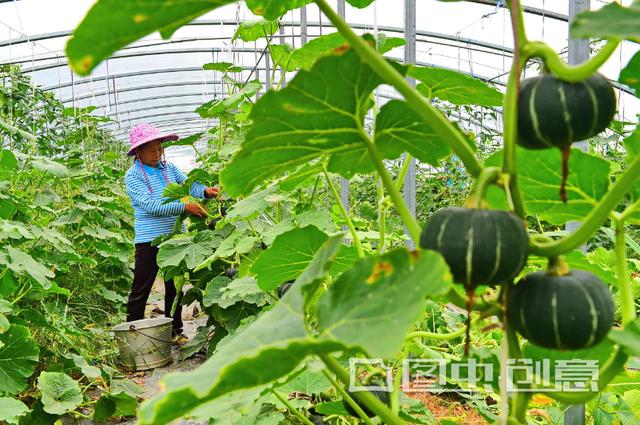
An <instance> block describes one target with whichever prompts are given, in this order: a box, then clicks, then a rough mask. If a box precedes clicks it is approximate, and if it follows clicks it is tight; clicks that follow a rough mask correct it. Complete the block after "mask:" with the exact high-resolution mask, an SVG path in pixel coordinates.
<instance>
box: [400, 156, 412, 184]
mask: <svg viewBox="0 0 640 425" xmlns="http://www.w3.org/2000/svg"><path fill="white" fill-rule="evenodd" d="M412 159H413V157H412V156H411V155H409V154H406V155H405V157H404V161H403V162H402V168H401V169H400V174H399V175H398V180H396V187H397V188H398V190H402V186H403V185H404V179H405V177H406V176H407V171H409V164H411V160H412Z"/></svg>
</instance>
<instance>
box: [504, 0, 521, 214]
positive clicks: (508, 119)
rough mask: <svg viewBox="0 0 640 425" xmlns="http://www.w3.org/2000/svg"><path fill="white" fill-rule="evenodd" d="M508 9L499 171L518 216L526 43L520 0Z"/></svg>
mask: <svg viewBox="0 0 640 425" xmlns="http://www.w3.org/2000/svg"><path fill="white" fill-rule="evenodd" d="M509 11H510V12H511V25H512V27H513V43H514V46H515V48H514V50H513V64H512V66H511V73H510V74H509V79H508V81H507V92H506V93H505V95H504V102H503V106H502V117H503V123H504V127H503V131H502V137H503V143H504V156H503V158H502V171H504V172H505V173H507V174H509V179H508V185H509V190H508V194H509V195H510V201H511V204H512V206H513V208H514V210H515V213H516V214H517V215H518V216H520V217H521V218H524V217H525V211H524V202H523V200H522V194H521V193H520V187H519V186H518V173H517V169H516V168H517V167H516V142H517V140H518V94H519V92H520V75H521V74H522V65H523V62H522V61H521V58H520V49H521V48H522V46H524V45H526V44H527V36H526V33H525V29H524V20H523V18H522V7H521V6H520V1H519V0H511V1H510V2H509Z"/></svg>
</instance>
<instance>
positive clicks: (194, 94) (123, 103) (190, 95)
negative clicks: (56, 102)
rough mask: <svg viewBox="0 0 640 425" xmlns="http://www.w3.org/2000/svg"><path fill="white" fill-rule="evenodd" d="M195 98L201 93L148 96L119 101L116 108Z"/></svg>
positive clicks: (104, 106)
mask: <svg viewBox="0 0 640 425" xmlns="http://www.w3.org/2000/svg"><path fill="white" fill-rule="evenodd" d="M208 84H213V83H208ZM195 96H200V97H202V92H197V93H195V92H194V93H175V94H168V95H165V96H149V97H143V98H140V99H129V100H125V101H119V102H118V106H122V105H127V104H129V103H138V102H149V101H151V100H162V99H171V98H177V97H195ZM107 106H108V105H104V104H103V105H98V106H96V109H102V108H106V107H107Z"/></svg>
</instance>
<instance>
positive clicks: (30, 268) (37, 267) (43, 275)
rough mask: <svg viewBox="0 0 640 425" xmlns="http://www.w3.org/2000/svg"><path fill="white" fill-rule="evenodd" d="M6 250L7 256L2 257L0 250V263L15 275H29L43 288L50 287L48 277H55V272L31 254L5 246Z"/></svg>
mask: <svg viewBox="0 0 640 425" xmlns="http://www.w3.org/2000/svg"><path fill="white" fill-rule="evenodd" d="M6 250H7V254H8V256H4V258H3V254H2V251H0V264H4V265H6V266H7V267H8V268H9V270H11V271H12V272H14V273H15V274H16V275H25V274H26V275H28V276H30V277H31V278H32V279H33V280H35V281H36V282H37V283H39V284H40V285H41V286H42V288H43V289H49V288H51V281H50V280H49V278H52V277H55V273H53V272H52V271H51V270H49V269H47V268H46V267H45V266H43V265H42V264H41V263H39V262H38V261H36V260H35V259H34V258H33V257H32V256H31V255H29V254H27V253H26V252H24V251H22V250H20V249H18V248H14V247H12V246H7V247H6Z"/></svg>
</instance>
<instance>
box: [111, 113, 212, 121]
mask: <svg viewBox="0 0 640 425" xmlns="http://www.w3.org/2000/svg"><path fill="white" fill-rule="evenodd" d="M119 115H121V116H122V115H126V112H120V113H119ZM172 115H192V117H193V118H194V119H198V120H203V121H204V120H205V118H200V116H199V115H196V113H195V112H193V111H175V112H165V113H163V114H150V115H139V116H135V117H124V119H120V121H134V120H140V119H147V118H156V117H167V116H172ZM196 117H197V118H196ZM116 122H117V121H116Z"/></svg>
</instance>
